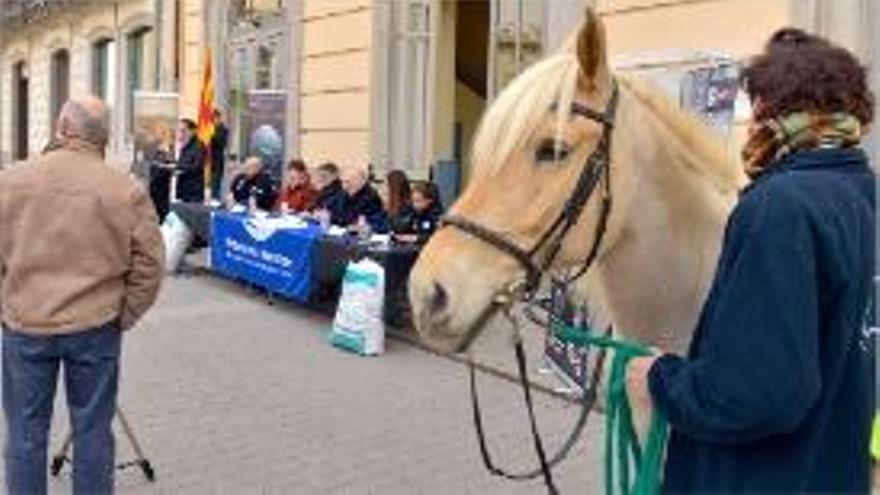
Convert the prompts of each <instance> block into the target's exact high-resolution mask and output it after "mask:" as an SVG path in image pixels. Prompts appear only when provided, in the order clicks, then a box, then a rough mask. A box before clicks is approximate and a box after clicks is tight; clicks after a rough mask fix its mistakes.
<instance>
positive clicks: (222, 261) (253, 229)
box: [211, 211, 321, 302]
mask: <svg viewBox="0 0 880 495" xmlns="http://www.w3.org/2000/svg"><path fill="white" fill-rule="evenodd" d="M320 236H321V229H320V227H319V226H317V225H314V224H310V225H309V226H308V227H305V228H301V229H276V228H273V227H272V225H271V223H268V222H265V221H261V220H259V219H255V218H252V217H248V216H246V215H237V214H233V213H228V212H224V211H216V212H214V213H213V214H212V217H211V267H212V269H213V270H215V271H217V272H218V273H221V274H223V275H225V276H227V277H230V278H234V279H239V280H244V281H247V282H249V283H252V284H254V285H257V286H259V287H262V288H264V289H266V290H267V291H269V292H272V293H274V294H278V295H281V296H284V297H287V298H290V299H293V300H295V301H299V302H307V301H308V299H309V295H310V293H311V258H312V249H313V245H314V243H315V240H316V239H317V238H318V237H320Z"/></svg>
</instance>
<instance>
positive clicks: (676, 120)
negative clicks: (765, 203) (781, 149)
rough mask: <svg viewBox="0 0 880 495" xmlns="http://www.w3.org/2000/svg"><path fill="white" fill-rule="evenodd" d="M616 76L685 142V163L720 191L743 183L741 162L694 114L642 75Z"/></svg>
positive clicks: (729, 190)
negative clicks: (684, 109) (688, 158)
mask: <svg viewBox="0 0 880 495" xmlns="http://www.w3.org/2000/svg"><path fill="white" fill-rule="evenodd" d="M618 80H619V81H620V83H621V84H622V85H623V86H624V87H626V88H627V89H628V90H629V91H630V92H631V93H632V95H633V96H635V98H636V99H637V100H639V102H640V103H642V104H643V105H645V106H646V107H648V109H649V110H651V112H652V113H653V114H654V115H655V116H656V117H657V118H658V119H659V120H660V122H661V123H662V124H663V125H664V126H665V129H666V130H667V131H669V132H670V133H672V134H673V135H675V136H676V137H678V141H679V142H680V143H681V144H683V145H685V146H686V150H685V151H686V153H687V154H688V155H690V156H691V159H690V160H685V161H684V162H683V164H684V165H685V166H687V167H688V168H689V169H690V170H691V171H693V172H694V173H696V174H698V175H700V176H702V177H704V178H706V179H707V180H709V181H710V182H711V183H712V184H713V185H714V186H715V188H716V189H717V190H718V191H719V192H721V193H731V192H734V191H736V190H738V189H739V188H741V187H742V186H743V184H744V181H745V175H744V172H743V168H742V166H741V164H740V163H739V162H738V161H737V160H735V159H733V157H732V156H731V155H730V153H729V152H728V150H727V148H726V147H725V146H724V144H723V143H722V142H721V140H720V139H719V138H718V137H717V136H716V135H715V134H713V133H712V131H711V130H710V129H709V128H708V127H707V126H706V124H705V123H703V122H702V121H701V120H700V119H699V118H697V116H696V115H694V114H692V113H689V112H686V111H683V110H681V109H680V108H679V107H678V106H677V105H676V104H675V103H673V102H672V101H671V100H670V99H669V98H668V97H667V96H666V95H665V94H663V93H661V92H660V91H658V90H657V89H655V88H654V87H652V86H650V85H649V84H648V83H646V82H645V81H643V80H641V79H637V78H635V77H629V76H618Z"/></svg>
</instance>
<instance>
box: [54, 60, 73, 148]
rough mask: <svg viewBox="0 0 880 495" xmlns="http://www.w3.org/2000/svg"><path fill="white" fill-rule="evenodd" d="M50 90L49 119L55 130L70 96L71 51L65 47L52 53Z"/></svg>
mask: <svg viewBox="0 0 880 495" xmlns="http://www.w3.org/2000/svg"><path fill="white" fill-rule="evenodd" d="M50 91H51V94H50V99H49V114H50V115H49V120H50V121H51V122H52V129H53V131H54V129H55V121H56V120H57V119H58V114H59V113H60V112H61V107H62V106H63V105H64V103H65V102H66V101H67V99H68V98H69V97H70V52H68V51H67V50H65V49H61V50H57V51H55V52H53V53H52V62H51V87H50Z"/></svg>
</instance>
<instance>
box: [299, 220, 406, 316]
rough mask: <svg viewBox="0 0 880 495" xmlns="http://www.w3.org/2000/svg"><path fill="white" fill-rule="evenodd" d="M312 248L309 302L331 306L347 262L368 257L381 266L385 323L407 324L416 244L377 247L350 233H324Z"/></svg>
mask: <svg viewBox="0 0 880 495" xmlns="http://www.w3.org/2000/svg"><path fill="white" fill-rule="evenodd" d="M313 249H314V251H313V254H312V275H311V276H312V295H311V297H310V299H312V302H313V304H315V305H316V306H319V307H323V308H324V309H325V310H330V308H332V309H333V310H335V308H336V303H337V302H338V301H339V295H340V291H341V288H342V279H343V277H344V276H345V268H346V266H347V265H348V262H349V261H357V260H360V259H363V258H370V259H372V260H374V261H376V263H378V264H379V265H381V266H382V267H383V268H384V269H385V304H384V309H383V313H384V314H383V318H384V320H385V323H387V324H388V325H391V326H392V327H396V328H409V327H410V326H411V321H412V319H411V315H410V309H409V298H408V295H407V282H408V280H409V272H410V270H412V267H413V265H414V264H415V262H416V259H418V256H419V247H418V246H415V245H391V246H387V247H377V246H371V245H364V244H361V243H358V242H356V241H355V240H354V238H352V237H331V236H324V237H321V238H319V239H318V240H317V241H315V247H314V248H313Z"/></svg>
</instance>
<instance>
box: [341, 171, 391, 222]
mask: <svg viewBox="0 0 880 495" xmlns="http://www.w3.org/2000/svg"><path fill="white" fill-rule="evenodd" d="M368 178H369V175H368V173H367V170H366V169H363V168H360V167H351V168H348V169H346V171H345V174H344V175H343V177H342V188H343V189H345V193H346V194H347V201H346V206H345V210H344V211H343V217H342V218H341V223H340V225H344V226H347V227H352V228H362V226H363V225H369V227H370V230H372V231H373V232H375V233H378V234H383V233H386V232H388V231H389V230H391V226H390V225H389V223H388V215H386V214H385V205H384V204H383V203H382V198H381V197H380V196H379V193H377V192H376V190H375V189H374V188H373V186H371V185H370V184H369V183H368Z"/></svg>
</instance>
